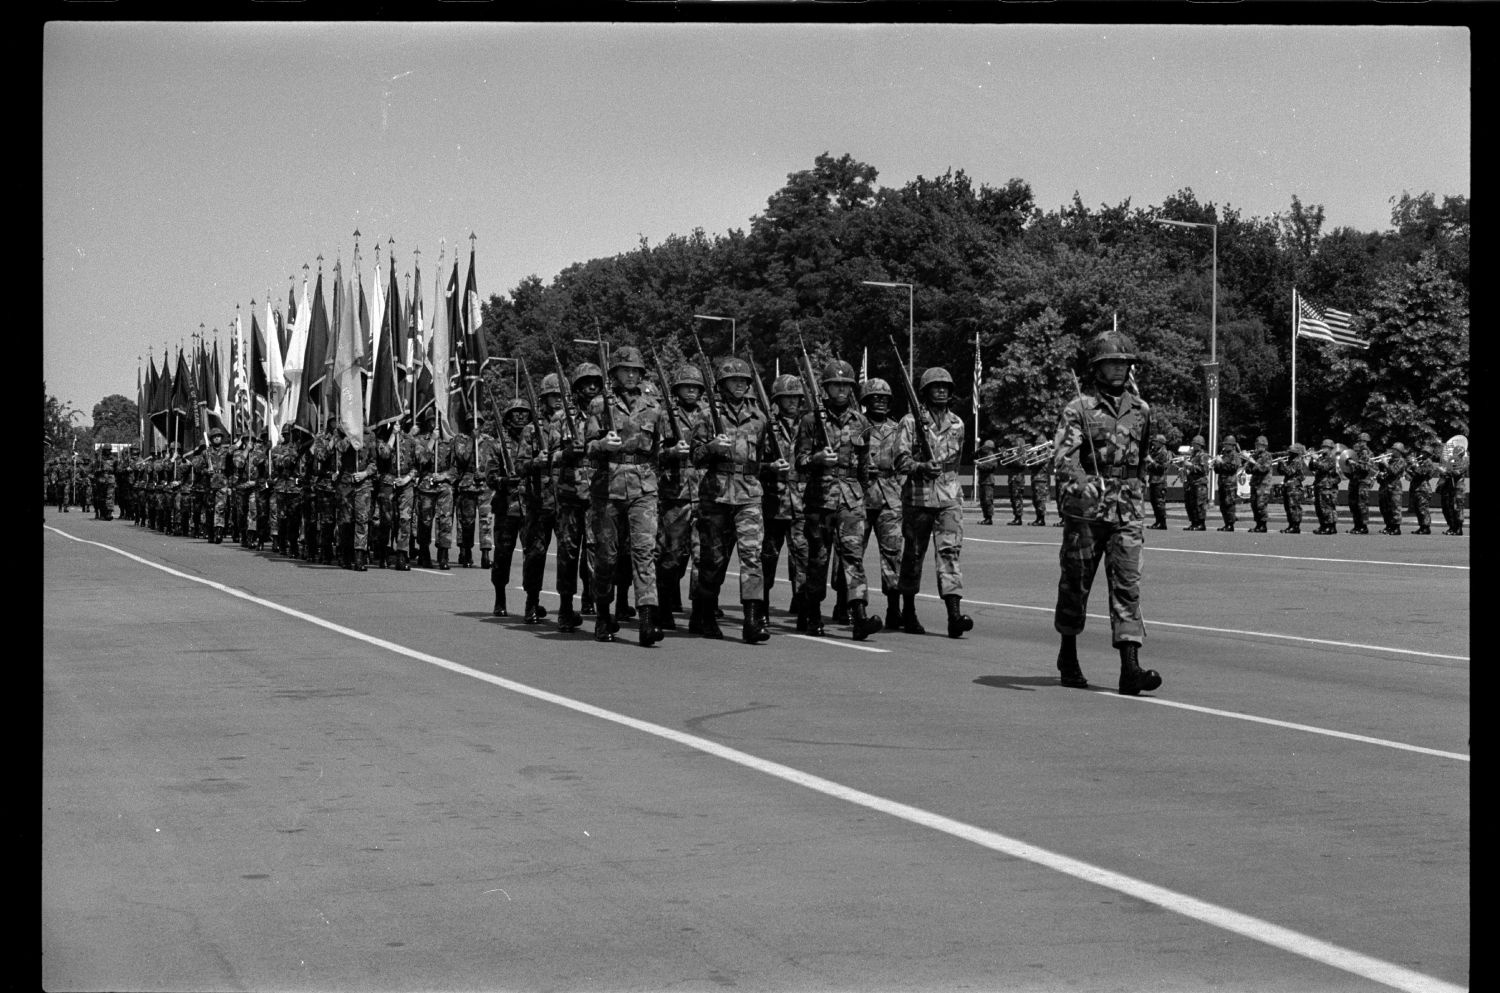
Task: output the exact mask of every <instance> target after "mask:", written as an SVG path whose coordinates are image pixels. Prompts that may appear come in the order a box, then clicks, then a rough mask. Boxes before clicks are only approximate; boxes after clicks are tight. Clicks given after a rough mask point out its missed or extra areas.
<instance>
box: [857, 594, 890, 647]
mask: <svg viewBox="0 0 1500 993" xmlns="http://www.w3.org/2000/svg"><path fill="white" fill-rule="evenodd" d="M865 611H866V603H865V601H863V600H854V601H852V602H851V603H850V604H849V614H850V619H851V620H852V622H853V626H854V640H855V641H864V640H866V639H868V638H869V637H870V635H872V634H875V633H877V632H879V631H880V629H881V628H883V627H885V625H884V624H882V623H881V620H880V618H879V617H871V616H870V615H869V614H867V613H866V612H865Z"/></svg>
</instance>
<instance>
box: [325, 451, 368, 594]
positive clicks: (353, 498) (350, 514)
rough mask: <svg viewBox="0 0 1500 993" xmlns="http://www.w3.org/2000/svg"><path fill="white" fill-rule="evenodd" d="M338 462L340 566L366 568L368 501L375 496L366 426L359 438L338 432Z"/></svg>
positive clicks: (361, 570) (357, 568)
mask: <svg viewBox="0 0 1500 993" xmlns="http://www.w3.org/2000/svg"><path fill="white" fill-rule="evenodd" d="M335 448H336V450H337V452H338V464H339V506H340V508H341V511H342V516H341V521H342V523H343V527H344V539H343V541H341V543H340V544H341V545H342V546H343V547H344V549H345V550H346V557H345V559H344V568H345V569H353V570H354V571H355V572H364V571H365V570H366V569H368V568H369V556H370V504H371V502H372V500H373V498H374V495H375V481H374V479H373V477H374V475H375V435H374V433H373V432H371V431H369V430H368V429H367V430H366V431H365V432H364V433H363V435H362V436H361V437H359V438H354V437H352V436H351V435H348V434H344V433H342V432H341V436H340V438H339V440H338V441H337V442H336V444H335Z"/></svg>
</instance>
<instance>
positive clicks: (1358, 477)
mask: <svg viewBox="0 0 1500 993" xmlns="http://www.w3.org/2000/svg"><path fill="white" fill-rule="evenodd" d="M1369 441H1370V436H1369V435H1367V434H1362V435H1360V436H1359V440H1358V441H1356V442H1355V443H1354V448H1353V449H1352V450H1351V451H1350V453H1349V458H1348V460H1347V461H1346V462H1345V463H1344V475H1345V476H1347V477H1348V478H1349V517H1350V519H1351V520H1352V521H1353V524H1354V526H1353V527H1352V528H1350V529H1349V533H1350V534H1369V533H1370V477H1371V476H1372V475H1374V473H1375V464H1374V461H1373V460H1372V459H1371V458H1370V448H1369Z"/></svg>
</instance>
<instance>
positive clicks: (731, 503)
mask: <svg viewBox="0 0 1500 993" xmlns="http://www.w3.org/2000/svg"><path fill="white" fill-rule="evenodd" d="M716 378H717V379H718V381H719V383H721V384H722V383H725V382H726V381H727V380H730V379H733V378H743V379H744V380H745V386H746V388H747V389H748V387H749V383H750V367H749V364H748V363H746V362H745V361H743V360H742V359H723V360H720V362H719V363H718V368H717V370H716ZM723 392H724V393H725V395H724V397H723V399H722V400H721V402H720V403H719V404H718V408H719V418H720V423H719V425H718V427H719V429H720V430H721V431H722V432H723V436H724V437H726V438H728V445H729V451H727V452H719V451H716V450H715V448H714V447H712V446H714V445H715V443H716V439H717V436H716V435H715V433H714V424H713V423H712V420H711V418H707V417H705V418H701V419H699V421H698V422H697V423H696V424H695V425H694V426H693V434H692V440H691V441H690V444H691V446H692V459H693V465H695V466H697V467H698V468H699V469H700V470H701V471H702V477H701V479H700V480H699V483H698V549H699V555H700V559H699V561H700V564H701V571H700V572H699V574H698V594H699V596H698V602H697V603H695V604H694V607H695V608H696V609H698V610H699V611H700V612H701V611H703V610H707V611H709V612H712V610H713V608H714V604H715V603H717V601H718V598H719V590H720V589H721V588H722V587H723V585H724V577H725V575H726V574H727V573H728V571H729V552H730V549H731V548H733V549H734V550H735V551H736V553H737V554H738V555H739V562H740V583H739V589H740V603H741V604H743V605H744V608H745V612H746V618H745V632H746V634H745V640H746V641H747V642H754V641H761V640H764V639H763V638H762V637H761V634H760V632H761V631H762V630H767V633H766V637H769V631H768V629H764V628H763V626H762V625H761V624H760V622H759V611H760V604H761V601H762V600H764V599H765V595H766V593H765V582H764V578H763V576H762V573H761V567H762V563H761V550H762V548H763V546H764V542H765V531H766V529H765V515H764V510H763V508H762V502H763V500H764V497H765V490H764V489H763V488H762V487H761V481H760V471H761V470H760V467H761V463H762V462H763V461H767V456H766V452H765V448H766V431H767V422H766V417H765V414H764V413H763V412H762V411H761V409H760V407H759V406H758V405H757V404H756V403H754V402H753V401H752V400H751V399H750V398H749V396H748V394H747V395H745V396H742V397H741V398H740V399H739V400H738V401H736V400H734V398H733V397H732V395H730V394H729V393H728V390H727V388H725V389H724V390H723ZM700 620H701V613H700Z"/></svg>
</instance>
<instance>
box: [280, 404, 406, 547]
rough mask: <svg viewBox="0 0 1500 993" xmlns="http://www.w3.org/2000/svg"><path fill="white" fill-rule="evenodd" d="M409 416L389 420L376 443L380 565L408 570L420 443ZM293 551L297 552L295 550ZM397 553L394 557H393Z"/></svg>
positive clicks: (380, 431) (382, 426) (380, 429)
mask: <svg viewBox="0 0 1500 993" xmlns="http://www.w3.org/2000/svg"><path fill="white" fill-rule="evenodd" d="M409 423H410V420H409V417H406V418H402V420H401V422H400V423H399V424H398V423H397V422H396V421H388V422H387V423H385V424H382V425H381V426H380V428H379V431H378V434H379V435H380V437H379V439H378V440H377V441H376V443H375V471H376V473H378V474H379V477H380V488H379V489H378V490H377V496H376V499H377V500H378V501H379V503H380V522H381V524H380V526H381V527H382V528H383V529H384V530H385V532H386V533H385V538H384V540H383V541H382V542H381V547H382V548H383V549H384V550H385V555H384V556H383V557H382V560H381V563H380V566H381V568H382V569H383V568H386V567H387V566H389V567H391V568H394V569H395V570H396V571H397V572H408V571H410V570H411V563H410V561H409V560H408V555H409V552H410V549H411V530H412V513H413V511H414V509H415V504H416V496H415V493H414V492H413V484H414V483H415V481H416V478H417V445H416V442H414V441H413V440H412V437H411V435H409V434H407V433H406V431H405V430H403V428H405V427H406V425H407V424H409ZM292 554H296V550H295V549H293V551H292ZM392 556H394V559H392Z"/></svg>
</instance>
